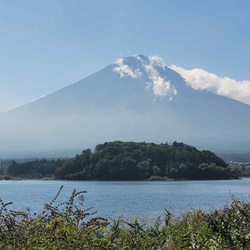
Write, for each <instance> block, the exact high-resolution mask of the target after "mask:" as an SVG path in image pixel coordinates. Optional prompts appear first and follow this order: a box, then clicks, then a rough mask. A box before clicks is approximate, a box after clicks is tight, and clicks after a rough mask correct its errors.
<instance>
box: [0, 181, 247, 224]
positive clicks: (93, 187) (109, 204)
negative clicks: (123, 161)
mask: <svg viewBox="0 0 250 250" xmlns="http://www.w3.org/2000/svg"><path fill="white" fill-rule="evenodd" d="M61 185H63V186H64V188H63V190H62V192H61V194H60V196H59V199H58V202H61V201H65V200H67V199H68V198H69V196H70V194H71V193H72V190H73V189H74V188H76V190H77V191H81V190H85V191H87V194H85V196H84V197H85V202H84V204H85V207H86V208H87V207H93V211H97V215H98V216H104V217H111V218H117V217H118V216H120V215H123V216H124V217H125V218H127V219H132V218H135V217H141V218H144V219H149V220H151V219H155V218H157V217H158V216H159V215H163V214H164V209H165V208H169V207H171V210H172V212H173V213H174V214H175V215H176V216H179V215H180V214H181V213H183V212H186V211H190V210H191V209H193V208H202V209H204V210H207V211H209V210H211V209H214V208H218V207H219V206H220V205H223V204H229V203H230V202H231V200H232V198H231V197H232V195H234V196H235V197H236V198H240V199H244V200H247V201H250V179H247V178H244V179H240V180H219V181H151V182H150V181H42V180H20V181H0V198H2V199H3V201H4V202H8V201H13V202H14V204H13V205H11V208H12V209H15V210H19V209H26V208H30V209H31V212H41V210H42V208H43V204H44V203H49V202H50V201H51V200H52V198H53V197H54V195H55V194H56V193H57V191H58V190H59V188H60V186H61Z"/></svg>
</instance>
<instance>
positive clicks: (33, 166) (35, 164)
mask: <svg viewBox="0 0 250 250" xmlns="http://www.w3.org/2000/svg"><path fill="white" fill-rule="evenodd" d="M64 162H65V160H60V159H58V160H45V159H42V160H34V161H28V162H21V163H17V162H16V161H12V162H11V164H10V166H9V167H8V169H7V173H8V174H9V175H10V176H13V177H21V178H42V177H46V176H53V175H54V174H55V172H56V169H57V168H60V167H62V165H63V163H64Z"/></svg>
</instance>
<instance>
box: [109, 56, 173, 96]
mask: <svg viewBox="0 0 250 250" xmlns="http://www.w3.org/2000/svg"><path fill="white" fill-rule="evenodd" d="M114 65H115V66H114V68H113V71H114V72H116V73H118V74H119V75H120V77H121V78H123V77H131V78H140V77H142V76H143V75H145V76H146V77H147V79H148V81H147V82H146V83H145V85H146V86H145V88H146V89H152V91H153V93H154V95H155V96H156V97H165V98H167V100H169V101H171V100H173V98H174V96H175V95H176V94H177V90H176V88H175V87H174V85H173V84H171V82H170V81H169V80H168V79H167V75H166V71H165V69H166V67H167V65H166V64H165V63H164V61H163V59H162V58H161V57H159V56H149V57H146V56H143V55H139V56H133V57H126V58H120V59H118V60H116V61H115V63H114Z"/></svg>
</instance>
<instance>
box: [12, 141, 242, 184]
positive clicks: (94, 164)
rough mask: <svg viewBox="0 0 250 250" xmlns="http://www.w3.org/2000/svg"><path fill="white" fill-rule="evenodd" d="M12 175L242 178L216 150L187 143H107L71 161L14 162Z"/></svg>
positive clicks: (150, 178)
mask: <svg viewBox="0 0 250 250" xmlns="http://www.w3.org/2000/svg"><path fill="white" fill-rule="evenodd" d="M8 174H9V175H11V176H16V177H22V178H42V177H45V176H48V175H50V176H51V175H54V177H55V178H56V179H66V180H148V179H149V180H156V179H157V180H161V179H162V180H165V179H186V180H210V179H230V178H238V172H237V168H230V167H228V166H227V164H226V163H225V162H224V161H223V160H222V159H221V158H219V157H217V156H216V155H215V154H214V153H212V152H210V151H207V150H202V151H199V150H197V149H196V148H195V147H192V146H189V145H186V144H184V143H178V142H173V143H172V144H168V143H165V144H155V143H146V142H140V143H136V142H122V141H114V142H105V143H103V144H99V145H97V146H96V147H95V150H94V151H91V150H90V149H86V150H84V151H82V153H81V154H80V155H76V156H75V157H74V158H72V159H68V160H53V161H49V160H36V161H31V162H26V163H16V162H14V161H13V162H12V164H11V165H10V166H9V168H8Z"/></svg>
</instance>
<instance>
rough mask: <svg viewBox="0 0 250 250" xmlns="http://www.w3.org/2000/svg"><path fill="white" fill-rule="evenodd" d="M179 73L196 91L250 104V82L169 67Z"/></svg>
mask: <svg viewBox="0 0 250 250" xmlns="http://www.w3.org/2000/svg"><path fill="white" fill-rule="evenodd" d="M169 68H171V69H172V70H174V71H176V72H177V73H179V74H180V75H181V76H182V77H183V78H184V80H185V81H186V83H187V84H188V85H189V86H191V87H192V88H193V89H196V90H206V91H210V92H213V93H215V94H218V95H222V96H226V97H229V98H232V99H235V100H238V101H241V102H244V103H247V104H250V81H248V80H244V81H236V80H234V79H231V78H228V77H219V76H217V75H215V74H212V73H209V72H207V71H205V70H203V69H191V70H186V69H183V68H181V67H178V66H176V65H171V66H169Z"/></svg>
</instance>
